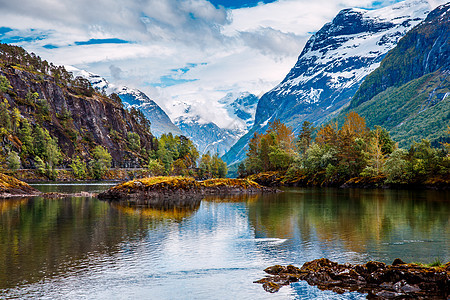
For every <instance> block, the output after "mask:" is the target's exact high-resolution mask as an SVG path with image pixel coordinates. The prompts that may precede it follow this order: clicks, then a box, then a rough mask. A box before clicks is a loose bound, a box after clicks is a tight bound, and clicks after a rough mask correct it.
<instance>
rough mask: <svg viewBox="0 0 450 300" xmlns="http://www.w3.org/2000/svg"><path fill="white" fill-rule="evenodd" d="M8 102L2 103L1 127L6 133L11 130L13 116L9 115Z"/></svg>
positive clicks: (0, 107) (0, 108)
mask: <svg viewBox="0 0 450 300" xmlns="http://www.w3.org/2000/svg"><path fill="white" fill-rule="evenodd" d="M9 107H10V106H9V103H8V100H6V99H4V100H3V101H0V127H2V128H4V129H5V130H6V132H9V131H10V130H11V116H10V114H9Z"/></svg>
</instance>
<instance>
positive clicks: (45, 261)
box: [0, 184, 450, 299]
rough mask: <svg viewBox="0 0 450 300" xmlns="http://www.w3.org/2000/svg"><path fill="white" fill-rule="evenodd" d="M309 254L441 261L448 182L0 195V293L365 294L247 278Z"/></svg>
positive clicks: (448, 226) (445, 251)
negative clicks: (195, 192) (181, 198)
mask: <svg viewBox="0 0 450 300" xmlns="http://www.w3.org/2000/svg"><path fill="white" fill-rule="evenodd" d="M108 187H109V185H102V184H89V185H83V184H78V185H39V186H37V188H39V189H41V190H44V191H63V192H71V191H73V192H77V191H101V190H104V189H106V188H108ZM320 257H327V258H329V259H332V260H336V261H339V262H341V263H344V262H350V263H364V262H366V261H368V260H379V261H383V262H387V263H390V262H392V260H393V259H394V258H396V257H401V258H402V259H403V260H405V261H408V262H413V261H415V262H425V263H428V262H432V261H434V260H435V259H440V260H441V261H449V260H450V194H449V193H448V192H435V191H422V192H417V191H414V192H412V191H391V190H387V191H384V190H339V189H287V190H286V192H285V193H281V194H277V195H265V196H254V197H228V198H217V197H216V198H210V199H204V200H203V201H201V202H198V203H194V204H191V205H187V206H185V207H178V208H173V207H172V208H171V207H165V208H160V209H152V208H145V207H137V208H136V207H127V206H120V205H117V204H110V203H107V202H102V201H99V200H97V199H95V198H92V199H89V198H81V197H79V198H74V197H68V198H65V199H58V200H45V199H43V198H39V197H36V198H32V199H20V200H0V299H3V298H7V299H10V298H20V299H24V298H25V299H26V298H40V299H311V298H316V299H363V298H365V295H362V294H358V293H347V294H344V295H337V294H333V293H332V292H323V291H320V290H319V289H317V288H315V287H310V286H308V285H307V284H306V283H304V282H300V283H295V284H292V285H291V286H290V287H283V288H282V289H281V290H280V292H278V293H276V294H269V293H266V292H264V290H263V289H262V286H261V285H259V284H254V283H252V282H253V281H254V280H258V279H260V278H262V277H264V272H263V271H262V270H263V269H264V268H266V267H267V266H270V265H273V264H290V263H292V264H295V265H298V266H300V265H301V264H303V263H304V262H306V261H309V260H312V259H316V258H320Z"/></svg>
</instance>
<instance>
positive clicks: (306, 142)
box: [297, 121, 315, 155]
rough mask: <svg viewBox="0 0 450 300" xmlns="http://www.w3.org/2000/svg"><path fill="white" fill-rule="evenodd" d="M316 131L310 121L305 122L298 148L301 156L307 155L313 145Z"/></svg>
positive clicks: (299, 137)
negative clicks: (313, 136) (313, 134)
mask: <svg viewBox="0 0 450 300" xmlns="http://www.w3.org/2000/svg"><path fill="white" fill-rule="evenodd" d="M314 129H315V128H314V126H312V123H310V122H308V121H305V122H303V124H302V129H301V130H300V133H299V135H298V140H297V148H298V150H299V152H300V154H302V155H303V154H305V152H306V150H307V149H308V148H309V146H310V145H311V140H312V133H313V131H314Z"/></svg>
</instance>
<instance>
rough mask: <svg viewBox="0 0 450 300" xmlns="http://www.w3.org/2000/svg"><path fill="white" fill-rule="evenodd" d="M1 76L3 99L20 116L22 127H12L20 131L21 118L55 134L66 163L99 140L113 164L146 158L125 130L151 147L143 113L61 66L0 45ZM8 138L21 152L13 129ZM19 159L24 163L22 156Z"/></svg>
mask: <svg viewBox="0 0 450 300" xmlns="http://www.w3.org/2000/svg"><path fill="white" fill-rule="evenodd" d="M0 75H1V76H4V77H6V79H7V80H8V81H9V83H10V87H9V88H8V90H7V92H6V93H2V94H1V95H0V98H4V99H5V100H6V101H7V105H6V107H8V110H9V111H13V110H14V109H17V110H18V112H19V115H20V116H19V117H18V124H20V128H12V129H11V132H17V134H20V133H21V130H25V129H26V127H24V126H25V123H28V124H30V125H31V127H32V128H34V129H36V128H37V127H40V128H45V129H47V130H48V132H49V133H50V136H51V137H53V138H56V139H57V143H58V146H59V147H60V148H61V150H62V151H61V152H62V154H63V160H64V161H66V162H68V161H70V159H71V158H73V157H75V156H77V155H79V156H81V157H83V158H84V159H87V160H88V159H89V158H91V157H92V156H91V155H92V150H93V148H94V147H95V146H97V145H100V146H103V147H105V148H106V149H108V151H109V153H110V154H111V155H112V158H113V165H115V166H129V165H130V164H133V165H135V164H139V162H138V161H139V159H141V160H143V161H145V160H146V158H145V157H143V156H142V153H141V152H139V151H133V150H131V149H130V145H129V143H128V140H127V136H128V134H129V133H136V134H137V135H138V136H139V138H140V143H141V147H142V148H144V149H147V150H152V149H153V135H152V134H151V133H150V131H149V129H150V128H149V124H148V120H146V119H145V118H144V117H143V115H141V114H139V113H138V112H136V111H134V112H128V111H127V110H125V108H124V107H123V105H122V104H121V103H119V102H116V101H114V100H113V99H110V98H108V97H106V96H103V95H100V94H98V93H96V92H95V91H94V90H93V89H92V87H91V86H90V84H89V82H87V81H85V80H82V79H80V78H77V79H75V80H74V79H73V78H71V76H70V73H68V72H67V71H66V70H65V69H64V68H63V67H55V66H53V65H52V64H49V63H48V62H46V61H42V60H41V59H40V58H39V57H37V56H35V55H34V54H32V55H30V54H28V53H27V52H26V51H25V50H23V49H22V48H20V47H16V46H10V45H6V44H0ZM25 121H26V122H25ZM15 126H16V125H15ZM13 127H14V126H13ZM7 139H9V140H11V141H13V142H12V148H13V149H15V150H17V152H20V150H21V149H20V148H22V146H23V145H22V142H21V141H19V140H18V139H17V137H16V136H15V135H13V134H10V135H9V136H8V137H7ZM2 146H5V147H6V145H2ZM3 148H4V147H3ZM33 158H34V157H31V159H33ZM28 163H29V162H28ZM22 164H23V165H24V166H27V162H26V161H23V163H22Z"/></svg>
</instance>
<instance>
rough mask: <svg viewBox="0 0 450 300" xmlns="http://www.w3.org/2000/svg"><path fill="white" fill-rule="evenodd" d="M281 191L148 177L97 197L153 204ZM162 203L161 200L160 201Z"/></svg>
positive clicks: (236, 182) (241, 183) (245, 183)
mask: <svg viewBox="0 0 450 300" xmlns="http://www.w3.org/2000/svg"><path fill="white" fill-rule="evenodd" d="M278 191H279V190H277V189H273V188H268V187H264V186H260V185H259V184H257V183H256V182H254V181H251V180H247V179H228V178H227V179H208V180H204V181H196V180H195V179H194V178H190V177H148V178H142V179H137V180H132V181H128V182H125V183H121V184H118V185H116V186H114V187H112V188H110V189H108V190H107V191H105V192H103V193H100V194H99V195H98V198H99V199H103V200H128V201H139V202H152V199H161V198H173V199H177V198H184V197H189V198H193V197H203V196H206V195H221V194H257V193H275V192H278ZM158 201H159V200H158Z"/></svg>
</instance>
